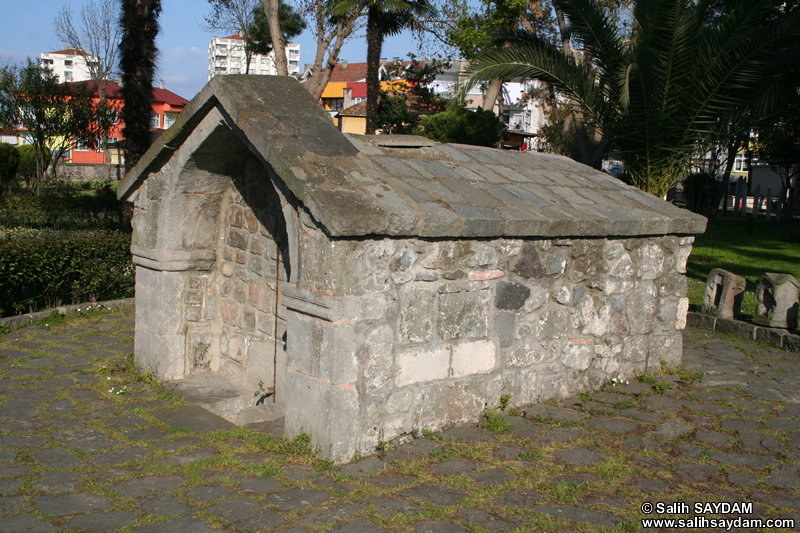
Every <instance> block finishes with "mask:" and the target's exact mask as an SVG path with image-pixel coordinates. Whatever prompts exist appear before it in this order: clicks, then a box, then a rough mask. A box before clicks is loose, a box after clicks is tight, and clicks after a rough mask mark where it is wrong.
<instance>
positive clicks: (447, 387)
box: [414, 376, 486, 430]
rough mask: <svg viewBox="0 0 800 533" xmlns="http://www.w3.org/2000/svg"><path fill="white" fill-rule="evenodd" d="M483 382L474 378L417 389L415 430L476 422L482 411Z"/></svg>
mask: <svg viewBox="0 0 800 533" xmlns="http://www.w3.org/2000/svg"><path fill="white" fill-rule="evenodd" d="M485 379H486V378H485V377H483V376H474V377H472V378H464V379H461V380H457V381H442V382H438V383H432V384H428V385H425V386H421V387H419V388H418V389H417V390H416V392H415V396H414V428H416V429H425V428H428V429H432V430H437V429H440V428H443V427H448V426H452V425H455V424H460V423H465V422H476V421H477V420H478V418H479V417H480V416H481V413H483V410H484V401H485V400H484V398H485V394H486V392H485V388H486V384H485Z"/></svg>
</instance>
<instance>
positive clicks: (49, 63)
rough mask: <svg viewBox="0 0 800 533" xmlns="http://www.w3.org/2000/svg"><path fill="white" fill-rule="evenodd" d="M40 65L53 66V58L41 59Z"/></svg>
mask: <svg viewBox="0 0 800 533" xmlns="http://www.w3.org/2000/svg"><path fill="white" fill-rule="evenodd" d="M42 65H46V66H48V67H52V66H53V60H52V59H42Z"/></svg>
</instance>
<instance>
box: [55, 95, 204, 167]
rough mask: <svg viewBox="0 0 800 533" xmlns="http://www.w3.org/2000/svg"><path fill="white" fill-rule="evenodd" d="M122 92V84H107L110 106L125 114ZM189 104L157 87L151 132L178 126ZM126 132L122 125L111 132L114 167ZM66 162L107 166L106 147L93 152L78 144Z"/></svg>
mask: <svg viewBox="0 0 800 533" xmlns="http://www.w3.org/2000/svg"><path fill="white" fill-rule="evenodd" d="M81 83H84V84H86V85H87V86H89V87H92V88H93V87H94V82H93V81H87V82H81ZM119 89H120V87H119V84H117V83H115V82H113V81H107V82H106V98H107V99H108V102H109V103H111V104H112V105H114V107H115V109H117V110H119V111H121V110H122V105H123V104H122V95H121V94H120V92H119ZM96 94H97V92H96V89H95V95H96ZM94 101H95V102H98V101H99V98H98V97H97V96H95V98H94ZM188 103H189V101H188V100H187V99H186V98H183V97H182V96H178V95H177V94H175V93H173V92H172V91H168V90H166V89H164V88H161V87H154V88H153V104H152V113H151V115H150V127H151V129H152V130H154V132H160V131H163V130H165V129H167V128H169V127H170V126H172V124H173V123H174V122H175V119H176V118H177V117H178V114H179V113H180V112H181V110H182V109H183V108H184V106H185V105H186V104H188ZM122 128H123V124H122V122H121V121H117V123H116V124H114V126H112V127H111V130H110V131H109V132H108V141H109V145H110V146H111V147H112V150H113V152H112V154H111V156H112V157H111V163H113V164H118V163H120V161H119V151H118V150H117V149H116V147H115V145H116V143H118V142H119V141H121V140H122V139H123V135H122ZM65 160H66V162H68V163H73V164H104V163H105V162H106V155H105V153H104V152H103V150H102V147H97V148H95V149H92V148H89V147H87V146H83V145H81V144H79V143H76V144H75V146H74V147H73V150H72V153H71V154H69V156H68V157H65Z"/></svg>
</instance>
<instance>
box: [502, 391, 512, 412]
mask: <svg viewBox="0 0 800 533" xmlns="http://www.w3.org/2000/svg"><path fill="white" fill-rule="evenodd" d="M510 401H511V395H510V394H501V395H500V410H501V411H505V410H506V408H507V407H508V403H509V402H510Z"/></svg>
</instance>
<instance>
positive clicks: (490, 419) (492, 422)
mask: <svg viewBox="0 0 800 533" xmlns="http://www.w3.org/2000/svg"><path fill="white" fill-rule="evenodd" d="M482 427H483V429H485V430H486V431H491V432H492V433H497V434H503V433H508V432H509V431H511V429H512V428H513V427H514V426H512V425H511V422H509V421H508V420H506V417H505V415H504V414H503V413H498V412H497V411H495V410H494V409H489V410H488V411H486V420H484V422H483V424H482Z"/></svg>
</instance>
